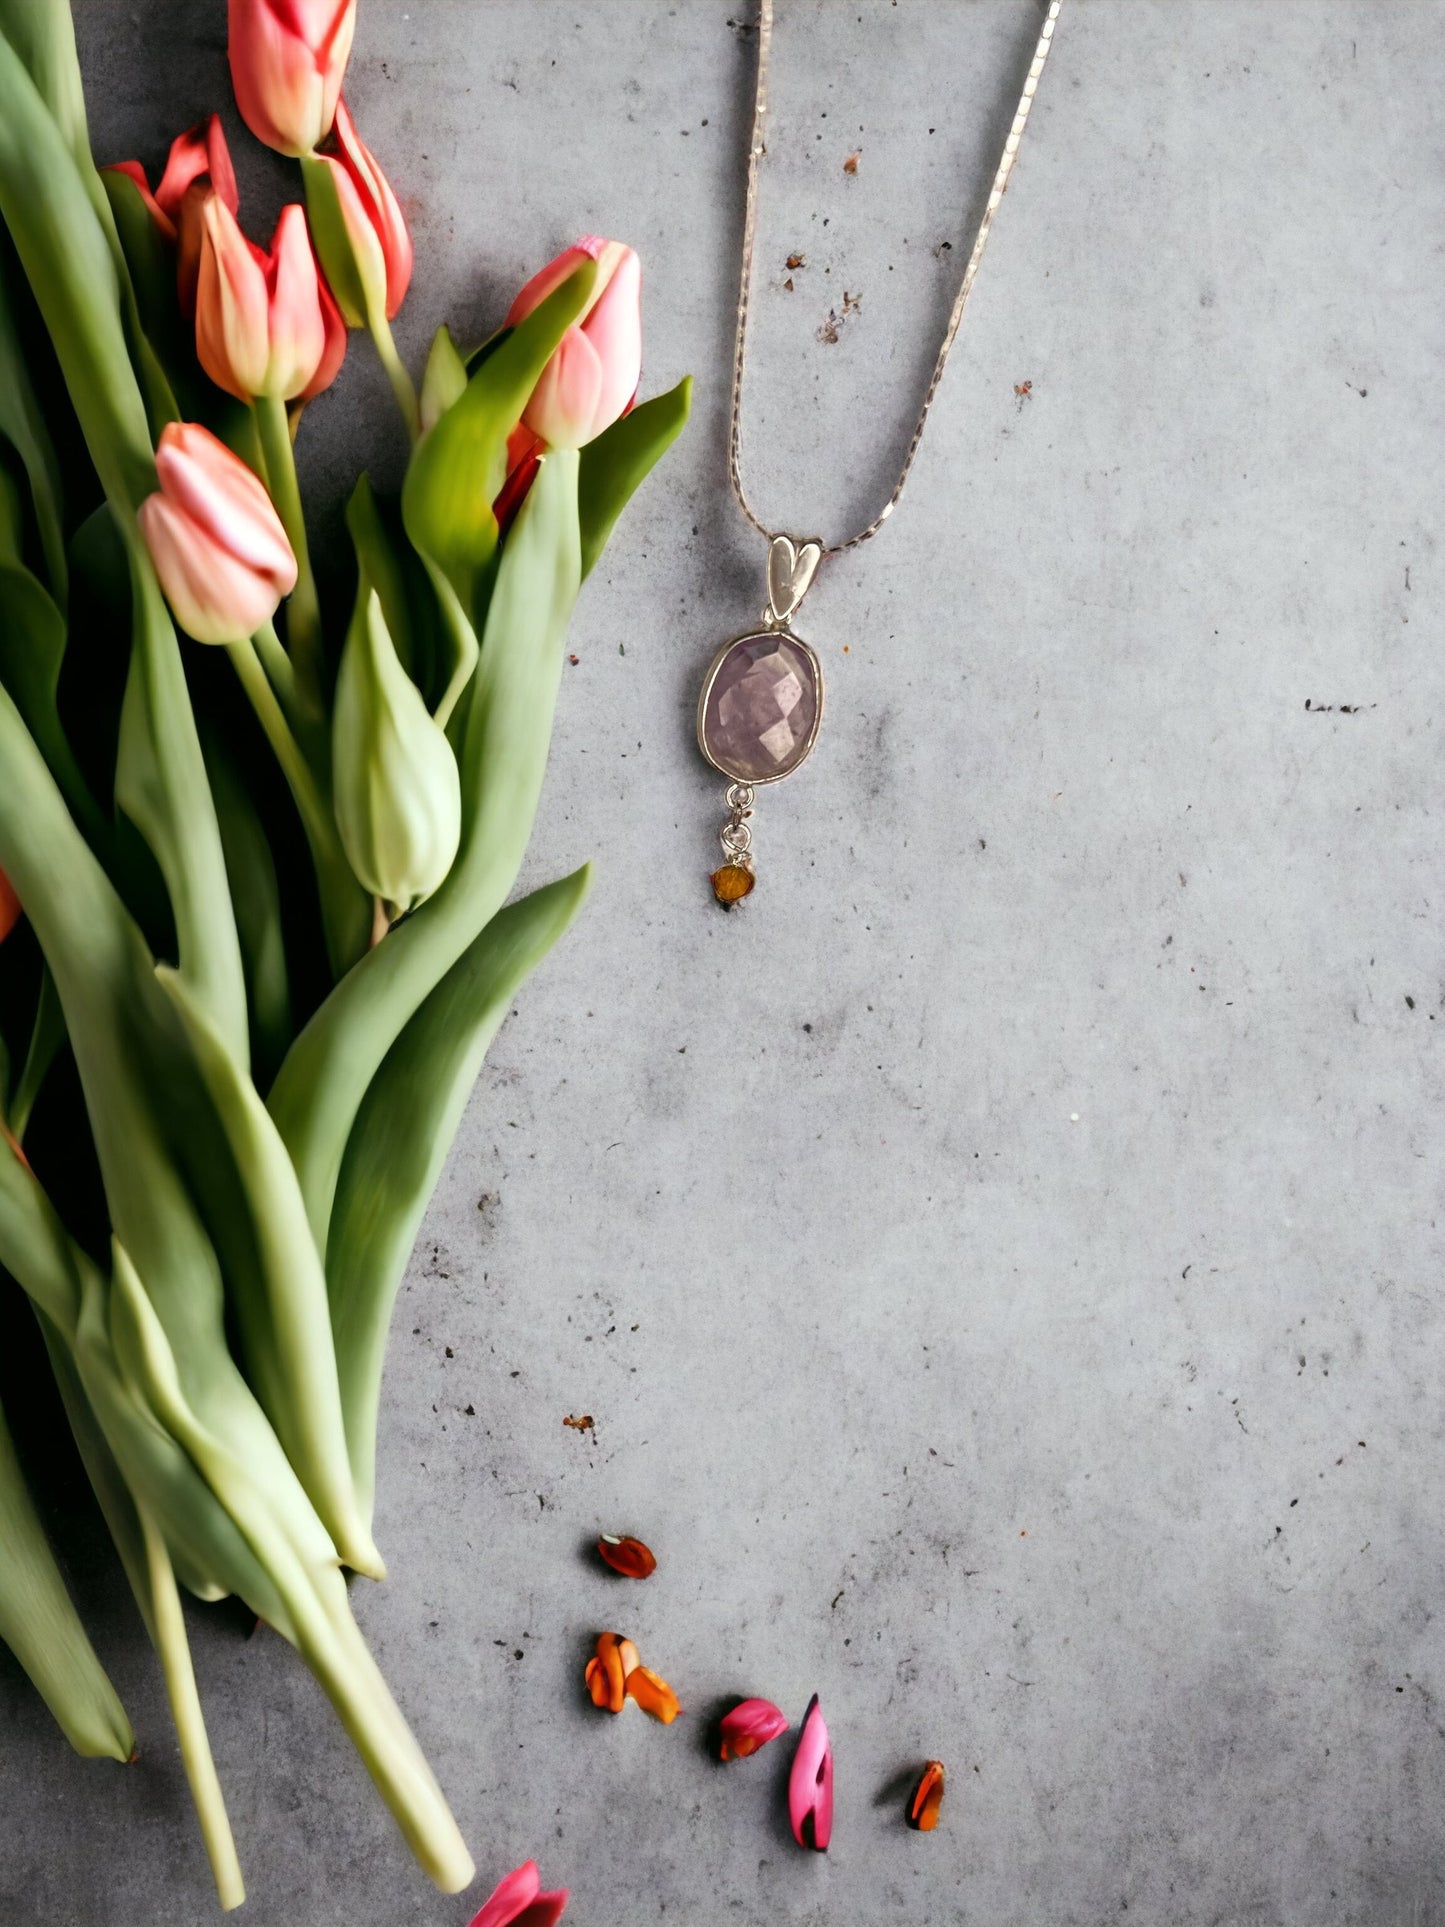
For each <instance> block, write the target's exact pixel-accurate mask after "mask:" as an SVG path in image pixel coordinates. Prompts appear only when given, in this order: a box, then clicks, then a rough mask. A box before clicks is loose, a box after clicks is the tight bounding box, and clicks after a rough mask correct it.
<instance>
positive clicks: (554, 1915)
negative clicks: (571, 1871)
mask: <svg viewBox="0 0 1445 1927" xmlns="http://www.w3.org/2000/svg"><path fill="white" fill-rule="evenodd" d="M566 1906H567V1889H566V1888H565V1887H563V1888H561V1889H559V1890H558V1891H557V1892H556V1893H550V1894H544V1893H543V1892H542V1876H541V1874H540V1873H538V1871H537V1863H536V1861H535V1860H524V1861H523V1863H522V1865H521V1866H520V1867H515V1868H514V1869H513V1870H512V1872H511V1873H509V1874H508V1875H507V1876H506V1878H505V1879H504V1880H501V1881H499V1882H498V1883H497V1886H496V1888H495V1890H494V1891H493V1893H492V1896H491V1898H490V1899H489V1900H488V1901H487V1903H486V1905H485V1906H484V1907H483V1908H482V1910H481V1912H480V1913H479V1914H475V1915H473V1917H472V1927H555V1923H556V1922H557V1921H559V1920H560V1919H561V1918H562V1915H563V1912H564V1910H565V1909H566Z"/></svg>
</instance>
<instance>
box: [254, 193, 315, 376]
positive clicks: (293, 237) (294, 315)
mask: <svg viewBox="0 0 1445 1927" xmlns="http://www.w3.org/2000/svg"><path fill="white" fill-rule="evenodd" d="M271 277H272V285H271V298H270V303H269V313H268V321H269V324H270V325H269V335H270V344H269V345H270V355H269V359H268V363H267V369H266V387H265V390H264V391H263V392H264V393H266V394H268V395H279V396H280V397H281V399H282V400H283V401H293V400H294V399H295V398H296V396H297V395H299V394H301V393H302V392H303V391H304V390H305V389H306V387H307V385H308V383H309V382H310V381H311V378H312V376H313V375H314V374H315V373H316V370H317V368H318V367H319V366H320V365H321V357H322V355H323V354H324V353H325V351H326V347H327V336H326V321H325V317H324V316H323V314H322V312H321V291H320V280H321V277H320V274H319V271H318V269H317V266H316V256H315V255H314V254H313V253H312V251H311V231H310V229H309V228H308V227H307V225H306V210H305V208H303V207H300V206H298V205H296V204H295V203H293V204H292V205H291V206H290V207H285V208H283V209H282V210H281V218H280V220H279V221H278V222H277V223H276V233H275V236H274V238H273V240H272V242H271Z"/></svg>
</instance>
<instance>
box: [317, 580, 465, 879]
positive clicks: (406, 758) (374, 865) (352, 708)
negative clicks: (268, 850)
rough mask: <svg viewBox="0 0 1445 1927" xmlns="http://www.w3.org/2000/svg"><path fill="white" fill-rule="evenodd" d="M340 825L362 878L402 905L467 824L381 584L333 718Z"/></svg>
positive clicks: (446, 747)
mask: <svg viewBox="0 0 1445 1927" xmlns="http://www.w3.org/2000/svg"><path fill="white" fill-rule="evenodd" d="M331 761H332V772H333V778H334V789H335V807H336V826H337V828H338V829H339V830H340V832H341V844H342V848H343V849H344V850H345V851H346V855H347V858H348V860H349V862H350V864H351V867H352V869H353V870H354V871H355V872H356V875H357V878H358V880H359V881H360V882H361V883H362V884H363V885H364V886H365V887H366V889H368V890H369V891H370V892H371V893H372V895H373V896H377V897H380V898H382V900H383V901H384V902H386V903H388V904H391V905H393V906H394V907H395V909H396V910H397V911H398V912H400V911H404V910H409V909H411V907H412V905H413V904H416V903H419V902H420V901H421V900H422V898H423V897H428V896H430V895H431V893H432V891H433V890H435V889H436V887H437V885H438V884H439V883H440V882H441V881H442V879H443V878H444V877H445V876H446V873H447V871H448V870H450V868H451V867H452V859H453V857H455V855H456V853H457V844H458V842H459V841H460V839H461V831H462V796H461V779H460V777H459V775H458V773H457V763H456V758H455V756H453V754H452V747H451V744H450V743H449V742H448V741H447V739H446V733H445V731H444V730H442V729H441V728H440V727H439V726H438V724H437V723H436V722H435V721H434V720H433V718H432V715H431V712H430V711H429V710H428V708H427V706H426V704H425V702H424V701H423V700H422V695H421V691H420V690H419V689H418V688H417V686H416V684H415V683H414V682H413V681H412V679H411V677H410V676H409V675H408V674H407V673H406V670H405V669H404V668H403V667H402V665H401V662H400V660H399V659H398V657H397V653H396V649H395V646H394V645H393V643H392V640H391V635H390V632H389V631H388V629H387V626H386V620H385V618H384V616H383V615H382V613H381V603H380V601H379V599H378V598H377V596H376V594H375V592H374V591H368V592H367V593H366V594H365V595H364V596H363V598H362V599H361V600H360V601H359V602H358V604H357V608H356V614H355V616H354V617H353V619H352V624H351V629H350V633H349V634H348V635H347V638H346V647H345V648H344V650H343V651H342V655H341V668H340V670H339V672H338V674H337V678H336V707H335V711H334V713H333V716H332V725H331Z"/></svg>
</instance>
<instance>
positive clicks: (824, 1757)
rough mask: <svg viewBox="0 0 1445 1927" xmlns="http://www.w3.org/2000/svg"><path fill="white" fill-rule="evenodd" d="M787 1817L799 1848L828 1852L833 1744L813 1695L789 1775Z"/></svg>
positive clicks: (831, 1800) (831, 1832) (831, 1827)
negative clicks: (811, 1848)
mask: <svg viewBox="0 0 1445 1927" xmlns="http://www.w3.org/2000/svg"><path fill="white" fill-rule="evenodd" d="M788 1818H789V1820H791V1822H792V1825H793V1838H794V1839H795V1840H796V1841H797V1843H798V1845H799V1846H800V1847H813V1848H815V1849H816V1851H817V1852H819V1853H826V1852H827V1850H828V1842H829V1841H830V1840H831V1839H832V1837H833V1745H832V1742H831V1741H830V1740H829V1738H828V1729H827V1727H826V1725H825V1724H824V1723H823V1715H822V1712H821V1710H820V1709H819V1706H818V1695H817V1694H816V1693H814V1695H813V1697H812V1699H811V1700H810V1701H809V1702H808V1711H807V1713H806V1715H805V1716H804V1719H803V1731H802V1734H801V1736H800V1738H799V1740H798V1750H797V1752H796V1753H795V1754H794V1755H793V1766H792V1771H791V1772H790V1773H789V1775H788Z"/></svg>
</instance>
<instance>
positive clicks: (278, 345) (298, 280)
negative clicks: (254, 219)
mask: <svg viewBox="0 0 1445 1927" xmlns="http://www.w3.org/2000/svg"><path fill="white" fill-rule="evenodd" d="M201 221H202V238H201V266H200V280H199V283H198V286H197V292H196V352H197V354H198V355H199V357H200V361H201V366H202V367H203V368H204V369H205V371H206V373H207V374H208V375H209V376H210V377H211V380H212V381H214V382H215V383H216V384H217V386H218V387H221V388H224V389H226V390H227V392H228V393H230V394H232V395H235V396H237V397H238V398H239V399H240V400H241V401H249V400H250V399H251V398H252V397H253V396H255V395H269V396H271V397H272V398H273V399H276V400H281V401H292V400H294V399H295V397H296V396H298V395H301V394H305V393H307V392H308V390H311V388H312V384H313V382H314V381H315V379H316V376H317V372H318V370H320V368H321V366H322V362H323V359H331V361H332V364H333V365H332V368H331V372H332V374H334V373H335V366H336V365H338V364H336V363H335V360H334V357H330V358H328V357H327V349H328V346H329V343H328V338H327V333H328V331H327V325H326V315H325V312H324V311H323V308H322V295H321V286H322V284H321V271H320V269H319V268H318V267H317V265H316V256H315V255H314V254H313V252H312V250H311V236H310V233H309V231H308V229H307V226H306V210H305V209H304V208H303V207H301V206H299V205H297V204H295V203H293V204H292V205H291V206H290V207H286V208H283V209H282V210H281V218H280V220H279V221H278V222H277V223H276V232H275V235H274V236H273V238H272V241H271V251H270V253H269V254H268V253H265V252H264V251H263V250H262V249H260V248H258V247H257V246H256V245H255V243H254V242H251V241H248V240H247V239H246V237H245V235H244V234H243V233H242V232H241V229H240V227H239V226H238V224H237V221H236V217H235V215H234V214H233V213H232V212H231V210H230V208H228V207H227V206H226V203H225V202H224V201H223V200H222V199H221V197H220V195H219V194H212V195H210V196H209V198H208V199H207V201H206V205H205V209H204V211H203V213H202V216H201ZM343 353H344V347H343Z"/></svg>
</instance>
